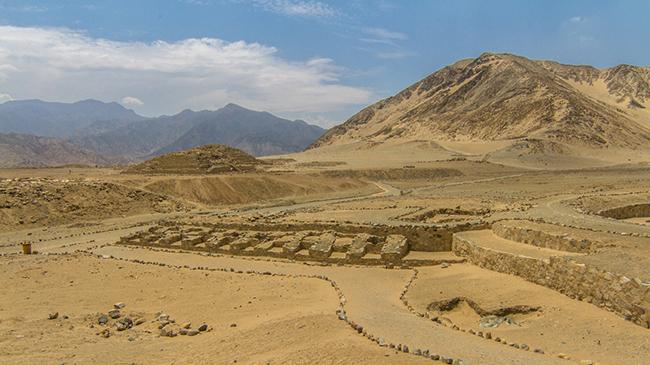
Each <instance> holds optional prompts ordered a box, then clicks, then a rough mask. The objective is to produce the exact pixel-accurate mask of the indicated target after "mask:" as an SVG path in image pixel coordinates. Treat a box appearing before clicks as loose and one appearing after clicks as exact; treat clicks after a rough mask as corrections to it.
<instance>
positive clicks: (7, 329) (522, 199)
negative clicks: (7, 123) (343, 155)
mask: <svg viewBox="0 0 650 365" xmlns="http://www.w3.org/2000/svg"><path fill="white" fill-rule="evenodd" d="M428 148H429V150H435V151H437V152H436V153H440V154H441V155H444V154H445V153H447V152H448V151H447V152H445V151H443V150H439V149H438V150H436V149H435V147H431V146H429V147H428ZM429 150H427V149H424V150H422V151H417V152H414V155H413V156H415V157H417V158H418V159H417V160H414V161H413V164H414V165H416V166H417V167H427V168H453V169H457V170H458V171H461V173H462V175H460V176H454V177H445V178H440V179H437V178H430V179H419V180H417V179H416V180H412V179H405V180H399V181H366V180H364V179H359V180H355V181H354V182H353V181H352V180H349V181H347V182H346V181H344V180H346V179H348V178H344V179H343V180H337V181H339V182H342V183H341V185H333V186H329V185H328V183H327V181H328V180H326V179H323V180H319V177H318V176H319V175H318V173H319V171H322V170H327V169H342V170H347V169H351V168H365V169H367V168H380V167H382V166H383V167H386V166H389V167H401V166H402V163H403V162H404V161H405V160H404V159H405V158H406V159H408V156H406V157H404V156H396V157H395V158H392V157H391V158H388V159H387V161H386V163H385V164H383V165H382V164H381V161H377V160H376V159H375V160H373V161H370V162H368V161H364V159H365V158H366V157H368V158H369V156H363V155H359V156H357V159H356V160H353V159H351V160H350V161H349V163H348V164H345V165H335V164H330V165H328V164H324V165H318V164H316V165H314V164H311V165H310V164H305V165H300V166H296V167H295V170H296V171H297V172H291V173H281V172H277V171H276V172H273V174H274V176H275V177H274V178H273V181H282V182H283V184H285V183H286V186H290V188H288V189H287V190H283V188H282V189H279V190H274V189H270V190H269V191H265V192H258V191H256V189H262V188H264V186H265V185H264V182H265V181H269V180H265V178H263V177H260V176H256V177H254V178H252V180H251V181H250V185H246V184H239V183H235V184H232V182H233V181H238V182H239V181H240V180H238V179H232V178H226V179H221V180H220V183H224V184H226V185H230V187H234V188H238V189H239V190H238V193H237V194H241V195H240V196H238V197H237V198H236V199H235V200H236V201H239V202H248V203H239V204H237V205H236V206H233V205H224V204H221V203H219V204H217V203H214V204H206V203H205V201H204V202H203V203H197V201H198V200H196V199H195V201H194V202H193V201H192V199H188V198H187V197H193V196H198V195H201V194H204V195H205V196H210V194H211V193H210V191H209V189H206V185H205V184H204V181H200V183H198V184H194V183H192V184H187V185H184V186H183V188H182V189H181V190H175V189H171V190H170V191H159V192H161V193H164V194H172V195H174V196H173V199H175V200H174V201H179V202H180V203H183V204H187V205H188V206H191V207H192V210H190V209H188V210H182V211H175V212H166V213H156V212H154V211H149V212H142V211H138V212H137V213H138V214H137V215H130V216H124V217H122V216H121V215H117V214H113V215H112V214H111V211H110V208H106V207H110V206H112V205H102V207H104V208H102V209H105V210H106V211H105V212H102V213H106V214H104V215H102V216H101V217H100V216H93V215H92V214H90V215H88V216H84V218H83V219H73V220H71V221H70V222H67V223H65V224H62V225H48V226H39V225H38V224H35V225H34V226H30V227H23V226H19V225H15V226H11V225H9V226H7V228H6V229H5V230H4V231H3V232H0V254H2V255H7V254H8V256H2V257H0V275H1V277H2V278H3V279H2V284H3V285H0V363H2V364H4V363H8V364H61V363H65V364H87V363H99V364H132V363H135V364H151V363H162V364H168V363H170V364H171V363H190V364H204V363H215V364H228V363H234V362H235V360H236V361H237V363H244V364H266V363H271V364H276V363H286V364H313V363H319V364H321V363H322V364H356V363H372V364H375V363H377V364H401V363H409V364H410V363H422V362H427V363H431V361H430V360H429V361H426V360H424V359H423V358H421V357H417V356H413V355H409V354H404V353H398V352H396V351H394V350H390V349H388V348H385V347H380V346H378V345H377V344H376V343H374V342H372V341H369V340H368V339H367V338H365V337H363V336H361V335H359V334H357V333H356V332H355V331H354V330H352V329H351V328H350V326H349V325H346V324H345V322H344V321H340V320H338V319H337V316H336V313H335V311H336V309H337V308H338V306H339V301H338V298H337V295H336V292H335V291H334V289H333V288H332V287H331V285H330V284H329V283H327V282H325V281H323V280H319V279H314V278H300V277H291V276H295V275H325V276H327V277H328V278H330V279H332V280H335V281H336V283H337V286H338V288H339V289H340V290H341V292H342V293H343V294H344V296H345V298H346V304H345V309H346V312H347V314H348V316H349V318H350V319H352V320H354V321H356V322H358V323H360V324H362V325H363V326H364V328H365V329H366V330H367V331H368V332H370V333H372V334H373V335H375V336H379V337H381V338H382V339H384V340H385V342H386V343H393V344H408V345H409V348H410V349H411V350H413V349H416V348H419V349H429V350H430V351H432V352H435V353H438V354H441V355H448V356H450V357H453V358H460V359H462V360H463V361H464V363H465V364H466V365H467V364H469V365H476V364H488V365H491V364H499V365H501V364H571V363H578V362H579V361H580V360H593V361H594V362H595V363H598V364H601V365H606V364H639V365H640V364H646V363H650V358H648V357H647V354H648V353H650V351H649V350H650V345H649V343H648V341H650V334H648V333H649V332H648V330H647V329H643V328H641V327H639V326H635V325H633V324H630V323H629V322H625V321H624V320H623V319H621V318H620V317H618V316H615V315H614V314H612V313H609V312H607V311H605V310H602V309H599V308H597V307H595V306H592V305H590V304H586V303H583V302H579V301H575V300H572V299H570V298H568V297H566V296H564V295H561V294H559V293H557V292H554V291H552V290H550V289H547V288H544V287H541V286H538V285H534V284H531V283H528V282H525V281H523V280H521V279H519V278H517V277H513V276H509V275H502V274H498V273H494V272H490V271H486V270H482V269H479V268H476V267H473V266H470V265H465V264H453V265H451V267H449V268H446V269H444V270H443V269H441V268H440V267H423V268H418V270H419V275H418V278H417V279H416V280H415V282H414V284H413V285H412V286H411V288H410V289H409V291H408V293H407V299H408V301H409V303H410V304H411V305H413V306H414V310H415V311H417V312H426V307H427V305H428V304H429V303H431V302H433V301H437V300H443V299H449V298H450V297H452V298H453V297H455V296H463V297H467V298H471V299H472V300H474V301H475V302H477V303H479V304H480V305H481V306H485V308H492V309H494V308H500V307H503V306H509V305H518V304H527V305H531V306H540V307H541V311H540V312H537V313H532V314H528V315H515V319H516V320H517V321H518V322H519V323H520V324H521V326H512V327H499V328H497V329H492V330H491V331H492V332H494V334H497V335H499V336H502V337H503V338H506V339H508V340H509V341H513V342H517V343H526V344H528V345H529V346H530V347H531V349H532V348H535V347H540V348H542V349H543V350H544V351H545V354H543V355H540V354H536V353H533V352H532V351H523V350H518V349H514V348H511V347H510V346H504V345H502V344H498V343H496V342H494V341H488V340H485V339H483V338H480V337H478V336H474V335H471V334H469V333H465V332H462V331H454V330H451V329H450V328H448V327H445V326H442V325H439V324H437V323H435V322H432V321H431V320H427V319H426V318H421V317H419V316H417V315H416V313H414V312H413V311H410V310H409V309H408V307H407V306H405V305H404V303H403V302H402V301H401V300H400V293H401V292H402V291H403V290H404V286H405V285H406V283H407V282H408V281H409V280H410V278H411V277H412V275H413V274H414V271H413V270H412V269H408V268H407V269H400V270H397V269H392V270H389V269H385V268H382V267H352V266H320V265H305V264H301V263H292V262H288V261H286V260H285V261H271V260H267V259H260V260H258V259H255V260H253V259H245V258H242V257H228V256H213V257H208V256H202V255H198V254H196V253H179V252H160V251H152V250H147V249H142V248H125V247H118V246H115V245H114V243H115V242H116V241H117V240H118V239H119V238H120V237H122V236H126V235H128V234H130V233H132V232H135V231H138V230H141V229H146V228H147V227H149V226H150V225H152V224H155V223H156V222H157V221H158V220H160V219H178V220H190V221H191V220H194V221H200V220H206V221H212V222H241V221H244V222H252V221H253V220H251V219H253V218H255V219H256V221H260V222H262V223H265V224H273V223H283V222H298V223H300V222H316V221H327V222H340V223H344V222H346V221H349V222H356V223H362V224H386V225H401V224H406V225H431V226H433V225H444V224H448V223H450V222H452V223H453V222H473V221H487V222H491V221H496V220H501V219H513V218H514V219H534V220H542V221H545V222H547V223H553V224H556V225H558V227H562V225H568V226H571V227H577V228H582V229H588V230H589V232H591V233H590V234H591V235H596V236H598V235H601V234H603V232H609V233H608V237H609V236H611V239H610V240H609V241H608V245H609V246H611V247H609V248H608V249H610V250H611V251H608V252H611V253H613V254H616V255H617V256H616V257H615V260H614V256H611V255H610V256H607V255H605V254H606V253H607V252H605V253H601V254H602V256H593V255H592V256H586V257H587V258H589V259H590V260H591V261H589V262H593V263H595V264H598V265H601V264H602V265H604V266H603V267H607V268H611V269H612V270H619V269H620V270H623V271H626V272H630V273H634V275H637V276H639V277H641V276H643V275H645V276H647V275H646V274H647V273H648V270H647V265H645V266H644V265H643V263H645V262H648V261H647V260H650V250H649V249H648V247H647V245H646V244H645V242H646V241H647V238H642V237H646V236H647V237H650V226H648V225H647V224H644V220H647V217H637V218H631V219H629V220H627V221H625V220H614V219H607V218H604V217H601V216H598V215H595V214H591V213H590V212H580V211H578V210H577V209H576V207H575V206H574V204H573V203H574V202H575V201H577V200H576V199H579V198H580V197H590V196H596V197H598V196H614V195H615V194H621V193H624V194H627V195H626V196H627V198H626V199H627V200H626V201H629V202H630V203H634V202H635V201H636V200H640V199H643V198H644V197H646V196H647V194H646V193H647V190H648V188H647V181H648V179H650V168H648V166H624V167H617V168H608V169H594V170H583V171H564V172H553V171H526V170H520V169H513V168H510V167H503V166H499V165H494V164H488V163H481V162H472V161H456V162H453V161H452V162H450V161H446V162H439V161H434V160H435V158H436V156H434V155H431V156H430V157H429V158H427V157H426V154H427V151H429ZM416 155H417V156H416ZM338 157H339V156H336V155H332V156H327V158H326V159H325V160H327V159H329V160H335V159H336V158H338ZM415 157H414V158H415ZM318 158H321V157H320V156H316V157H314V156H309V155H308V154H307V155H300V156H296V160H297V162H298V163H301V162H302V163H304V162H309V161H314V159H318ZM291 168H292V169H293V168H294V167H291ZM294 173H297V174H299V175H300V176H299V177H296V178H295V179H293V178H292V175H291V174H294ZM311 174H315V175H311ZM68 175H72V176H73V177H74V178H76V179H87V180H90V181H104V180H106V181H110V182H112V183H114V184H119V185H120V186H125V187H129V188H131V189H136V190H141V189H144V190H146V187H147V186H150V185H151V184H152V183H158V182H160V181H172V180H174V179H177V178H179V177H169V176H168V177H164V176H163V177H144V178H143V177H134V176H128V175H121V174H119V173H118V172H117V171H116V170H108V169H76V170H72V171H68V170H61V169H42V170H3V171H0V176H3V177H8V178H14V177H31V176H38V177H54V178H57V179H65V178H66V177H65V176H68ZM276 175H281V176H279V177H278V176H276ZM191 179H197V180H201V179H204V177H192V178H191ZM309 179H315V181H313V182H310V181H308V180H309ZM329 181H332V180H329ZM194 186H199V187H200V188H199V189H198V190H194ZM215 186H216V185H215ZM219 186H221V185H219ZM251 189H252V190H251ZM248 190H251V191H252V193H250V194H249V193H247V191H248ZM178 192H181V193H178ZM285 192H286V193H287V194H288V195H286V196H285V195H282V194H284V193H285ZM644 192H645V193H644ZM222 193H223V192H222ZM253 193H254V194H253ZM278 193H280V195H282V196H284V197H283V198H281V199H278V198H277V196H278V195H277V194H278ZM247 194H248V195H247ZM644 194H646V195H644ZM242 196H246V197H245V198H241V197H242ZM585 199H586V198H585ZM235 200H233V201H235ZM583 200H584V199H583ZM603 201H608V200H607V199H604V200H603ZM119 203H120V202H119V200H117V201H113V202H112V203H111V204H119ZM27 204H29V203H27ZM447 208H448V209H450V210H445V209H447ZM2 209H3V208H0V213H2ZM438 210H440V211H441V212H442V213H441V212H437V211H438ZM106 217H108V218H106ZM623 234H625V235H623ZM632 234H634V235H637V236H641V237H637V236H631V235H632ZM618 238H621V239H620V240H619V239H618ZM24 241H31V242H33V244H34V249H35V250H37V251H39V252H42V253H57V254H62V256H45V255H34V256H29V257H25V256H18V255H14V253H16V252H18V251H19V250H20V243H21V242H24ZM503 247H505V248H504V249H505V250H508V248H507V247H506V245H504V246H503ZM534 250H536V251H540V250H537V249H534ZM91 252H92V253H93V254H95V255H100V256H101V255H106V257H110V256H111V255H112V256H114V257H116V258H121V259H123V260H120V261H118V260H115V259H111V258H101V257H98V256H90V253H91ZM447 254H448V253H447ZM549 254H553V253H549ZM632 254H633V255H634V256H632ZM608 257H610V259H608ZM597 258H598V259H599V260H600V261H598V260H596V259H597ZM632 259H634V260H636V261H631V260H632ZM637 259H638V260H637ZM124 260H138V261H140V260H144V261H152V262H159V263H164V264H167V265H179V266H184V265H187V266H188V267H191V268H195V269H197V270H190V269H178V268H171V267H167V266H154V265H143V264H140V263H136V262H133V261H124ZM585 260H587V259H585ZM594 260H596V261H594ZM603 260H606V261H607V262H608V264H607V265H605V263H603V262H604V261H603ZM585 262H587V261H585ZM625 263H634V265H625ZM625 266H628V267H629V268H626V267H625ZM632 267H633V269H634V270H631V268H632ZM199 268H200V269H199ZM206 268H207V269H230V268H233V269H235V270H239V271H243V272H246V271H247V270H256V271H268V272H271V273H274V274H279V275H283V276H268V275H264V276H260V275H250V274H245V273H243V274H241V273H236V272H232V273H231V272H221V271H212V270H206ZM287 275H289V276H287ZM116 302H124V303H126V308H125V309H124V310H125V311H126V313H131V314H133V315H139V316H143V317H144V318H145V319H146V320H147V322H146V323H144V324H142V325H140V326H136V327H134V328H132V329H129V330H126V331H124V332H118V331H116V330H114V327H111V332H112V336H111V337H109V338H103V337H101V336H99V335H97V333H98V332H100V331H101V330H102V329H103V327H102V326H100V325H99V324H97V323H96V320H97V315H98V313H100V312H101V313H106V311H108V310H109V309H111V307H112V305H113V304H114V303H116ZM55 311H56V312H59V318H58V319H55V320H48V319H47V318H48V314H49V313H51V312H55ZM159 311H164V312H165V313H168V314H169V315H171V316H172V317H173V318H174V319H176V320H177V321H178V322H186V321H189V322H192V324H193V325H195V326H196V325H199V324H201V323H203V322H205V323H208V324H209V325H210V326H211V327H212V328H213V330H212V331H210V332H206V333H202V334H200V335H198V336H194V337H187V336H178V337H174V338H166V337H159V330H158V328H157V326H156V324H154V323H151V321H152V320H153V319H154V318H155V315H156V313H157V312H159ZM63 316H68V318H67V319H63ZM444 316H445V317H448V318H449V319H450V320H451V321H453V322H454V323H457V324H458V325H459V326H461V327H463V328H467V329H469V328H473V329H474V330H479V328H478V327H477V321H478V317H477V314H476V313H475V312H474V311H473V310H472V309H471V308H469V307H468V306H466V305H461V306H459V307H458V308H457V309H456V310H453V311H451V312H449V313H445V314H444ZM233 323H234V324H236V327H231V324H233ZM91 325H92V326H93V327H92V328H91ZM111 326H112V324H111ZM130 337H131V341H130V340H129V338H130ZM560 354H565V355H566V357H570V358H571V360H569V361H567V360H562V359H559V358H558V355H560Z"/></svg>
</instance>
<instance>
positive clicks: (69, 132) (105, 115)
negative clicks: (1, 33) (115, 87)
mask: <svg viewBox="0 0 650 365" xmlns="http://www.w3.org/2000/svg"><path fill="white" fill-rule="evenodd" d="M323 132H324V129H322V128H320V127H318V126H314V125H310V124H307V123H306V122H304V121H301V120H296V121H290V120H287V119H283V118H279V117H276V116H274V115H272V114H270V113H267V112H258V111H253V110H249V109H246V108H243V107H241V106H238V105H235V104H228V105H226V106H225V107H223V108H221V109H219V110H216V111H198V112H195V111H191V110H185V111H182V112H181V113H178V114H176V115H171V116H161V117H156V118H146V117H143V116H140V115H138V114H136V113H135V112H134V111H132V110H129V109H126V108H124V107H123V106H121V105H120V104H118V103H103V102H100V101H97V100H84V101H80V102H76V103H53V102H44V101H40V100H21V101H9V102H5V103H4V104H0V133H3V136H2V139H0V143H1V144H2V146H1V147H2V149H3V150H4V151H6V154H5V156H10V155H11V156H12V158H11V160H10V159H9V158H8V157H6V158H2V159H0V160H2V161H0V165H2V166H8V165H10V166H45V165H50V163H51V162H53V161H57V162H58V161H59V160H52V158H51V156H43V157H42V158H39V157H38V156H39V154H40V153H41V152H43V151H45V149H43V148H41V147H39V146H38V143H36V141H40V143H44V144H46V145H48V146H53V145H58V146H60V147H61V148H60V151H61V153H63V151H69V152H70V153H71V154H73V155H74V154H77V155H78V156H80V158H78V159H76V161H75V159H74V158H72V156H71V155H70V154H66V153H64V155H65V156H67V157H65V158H63V159H60V160H61V161H75V162H74V163H91V164H97V163H100V164H101V163H107V162H110V163H124V162H129V161H140V160H143V159H147V158H150V157H154V156H158V155H161V154H164V153H168V152H173V151H179V150H183V149H188V148H192V147H196V146H199V145H204V144H225V145H229V146H232V147H235V148H239V149H242V150H244V151H246V152H248V153H250V154H252V155H255V156H261V155H269V154H283V153H291V152H297V151H301V150H303V149H304V148H306V147H307V146H309V145H310V144H311V143H312V142H313V141H315V140H316V139H317V138H318V137H319V136H320V135H322V134H323ZM10 151H11V152H10ZM73 151H76V152H73ZM26 161H30V162H29V163H28V162H26ZM67 163H72V162H67Z"/></svg>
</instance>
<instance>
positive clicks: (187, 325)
mask: <svg viewBox="0 0 650 365" xmlns="http://www.w3.org/2000/svg"><path fill="white" fill-rule="evenodd" d="M190 327H192V323H191V322H185V323H183V324H182V325H181V328H185V329H189V328H190Z"/></svg>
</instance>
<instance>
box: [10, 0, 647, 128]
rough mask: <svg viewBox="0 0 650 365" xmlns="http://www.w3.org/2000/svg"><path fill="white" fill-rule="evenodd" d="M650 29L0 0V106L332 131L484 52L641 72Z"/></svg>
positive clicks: (587, 22)
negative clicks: (243, 115) (85, 104)
mask: <svg viewBox="0 0 650 365" xmlns="http://www.w3.org/2000/svg"><path fill="white" fill-rule="evenodd" d="M649 19H650V1H646V0H638V1H635V0H628V1H598V0H591V1H587V0H584V1H579V0H574V1H568V0H567V1H562V0H556V1H553V0H547V1H509V0H501V1H499V0H493V1H478V0H476V1H469V0H467V1H442V0H428V1H425V0H411V1H395V0H376V1H370V0H369V1H361V0H350V1H311V0H167V1H165V0H158V1H154V0H140V1H134V0H131V1H125V0H111V1H75V0H67V1H66V0H58V1H36V0H23V1H10V0H0V26H1V28H0V101H1V100H9V99H25V98H42V99H47V100H61V101H73V100H77V99H83V98H90V97H92V98H97V99H101V100H105V101H113V100H115V101H120V102H122V103H123V104H125V105H127V106H129V107H131V108H133V109H135V110H136V111H138V112H140V113H143V114H146V115H158V114H163V113H165V114H171V113H176V112H178V111H180V110H182V109H184V108H192V109H216V108H218V107H220V106H222V105H224V104H225V103H227V102H229V101H232V102H236V103H240V104H242V105H244V106H248V107H251V108H257V109H265V110H269V111H271V112H274V113H277V114H279V115H282V116H286V117H290V118H303V119H306V120H308V121H312V122H316V123H318V124H321V125H325V126H330V125H332V124H335V123H338V122H341V121H343V120H345V119H346V118H347V117H349V116H350V115H351V114H353V113H354V112H356V111H358V110H359V109H360V108H361V107H363V106H365V105H367V104H369V103H372V102H374V101H376V100H378V99H380V98H383V97H386V96H390V95H392V94H394V93H395V92H397V91H399V90H401V89H403V88H404V87H406V86H407V85H409V84H411V83H413V82H415V81H417V80H418V79H420V78H422V77H424V76H426V75H427V74H429V73H431V72H433V71H435V70H437V69H439V68H440V67H442V66H444V65H447V64H449V63H452V62H454V61H456V60H458V59H462V58H467V57H476V56H478V55H479V54H481V53H482V52H485V51H492V52H510V53H516V54H520V55H524V56H526V57H530V58H535V59H553V60H557V61H560V62H563V63H575V64H591V65H595V66H597V67H609V66H612V65H616V64H620V63H630V64H637V65H648V64H650V47H648V46H647V44H648V40H649V39H650V21H649ZM3 55H4V56H3Z"/></svg>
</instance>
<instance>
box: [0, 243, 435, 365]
mask: <svg viewBox="0 0 650 365" xmlns="http://www.w3.org/2000/svg"><path fill="white" fill-rule="evenodd" d="M1 261H2V264H1V265H0V276H2V278H3V282H4V284H3V286H2V288H0V293H1V295H0V318H1V320H0V358H1V359H2V363H3V364H88V363H96V364H150V363H154V362H155V363H159V364H181V363H185V364H187V363H193V364H201V363H202V364H206V363H212V364H231V363H244V364H311V363H328V364H350V363H359V362H370V363H376V364H394V363H405V362H408V363H414V364H415V363H424V362H427V363H429V362H428V361H425V360H421V361H420V359H418V358H415V357H411V356H409V355H407V354H403V353H397V352H396V351H390V350H388V349H385V348H380V347H378V346H376V345H373V343H371V342H370V341H368V340H367V339H365V338H363V337H361V336H359V335H357V334H356V333H355V332H353V331H352V330H350V328H349V327H348V326H346V325H344V324H343V323H342V322H341V321H339V320H338V319H337V318H336V316H335V314H334V311H333V310H334V309H335V308H336V306H337V298H336V295H335V293H334V291H333V290H332V289H331V287H330V286H329V285H328V284H327V283H325V282H324V281H321V280H316V279H301V278H286V277H275V276H257V275H246V274H235V273H222V272H200V271H193V270H187V269H171V268H166V267H158V266H151V265H149V266H143V265H138V264H132V263H124V262H116V261H113V260H99V259H96V258H89V257H84V256H66V257H51V256H46V257H41V256H31V257H12V258H3V259H1ZM117 302H124V303H125V304H126V307H125V308H124V310H123V312H125V313H132V314H137V315H138V316H142V317H144V318H145V319H147V322H146V323H144V324H142V325H140V326H136V327H134V328H131V329H129V330H126V331H123V332H118V331H116V330H114V329H111V330H112V331H111V333H112V336H111V337H109V338H104V337H102V336H99V335H97V333H98V332H100V331H101V330H102V329H103V328H105V327H104V326H101V325H99V324H98V323H97V318H98V313H100V312H101V313H106V312H107V311H108V310H110V309H112V307H113V304H114V303H117ZM55 311H56V312H59V318H58V319H55V320H48V315H49V313H52V312H55ZM161 311H162V312H165V313H167V314H169V315H170V316H171V317H172V318H174V319H175V320H176V321H177V322H179V323H182V322H191V323H192V324H193V325H194V326H195V327H196V326H199V325H200V324H202V323H207V324H209V326H210V327H211V328H212V330H211V331H210V332H205V333H201V334H200V335H198V336H193V337H188V336H177V337H173V338H168V337H160V336H159V335H158V332H159V330H158V327H157V323H152V321H153V320H154V319H155V315H156V313H157V312H161ZM63 316H67V317H68V318H67V319H63ZM233 325H234V326H233ZM109 328H110V326H109Z"/></svg>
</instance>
